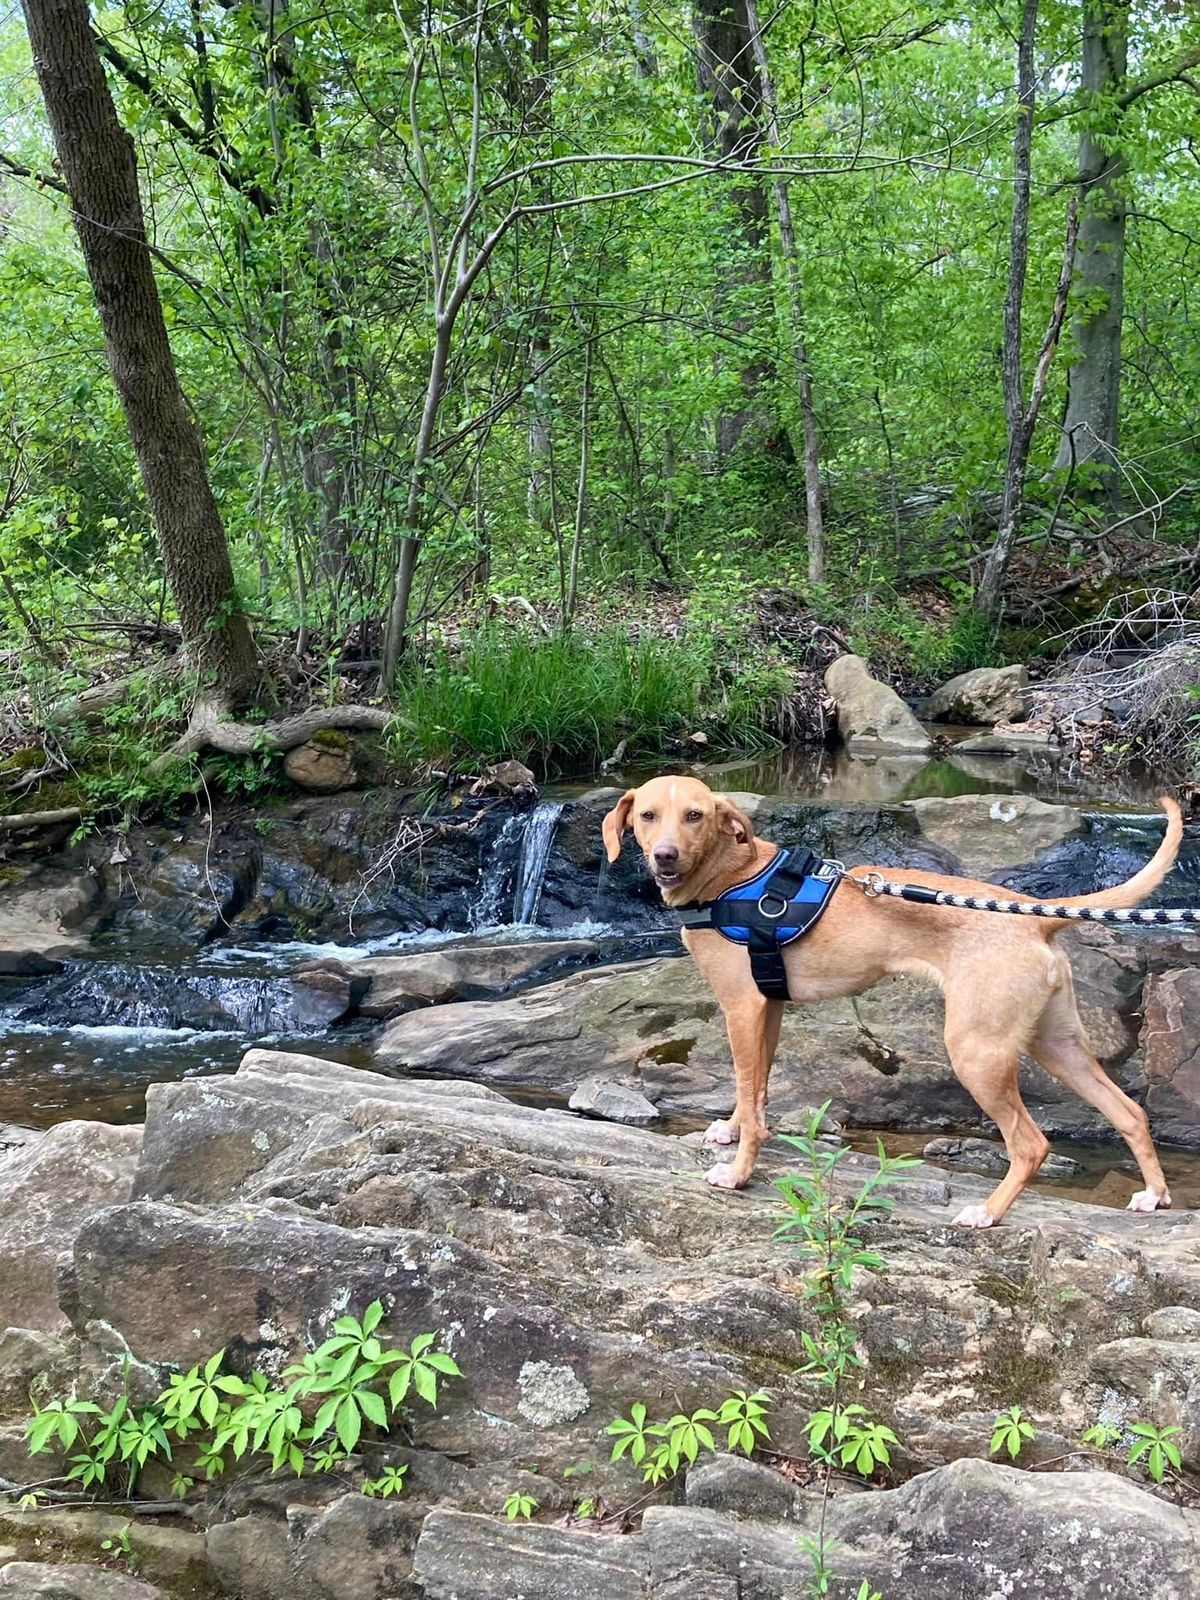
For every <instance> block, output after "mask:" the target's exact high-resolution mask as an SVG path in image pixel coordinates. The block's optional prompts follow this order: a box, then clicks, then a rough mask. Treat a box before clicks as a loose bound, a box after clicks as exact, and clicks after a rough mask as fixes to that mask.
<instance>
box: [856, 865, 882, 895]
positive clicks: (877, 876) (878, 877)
mask: <svg viewBox="0 0 1200 1600" xmlns="http://www.w3.org/2000/svg"><path fill="white" fill-rule="evenodd" d="M855 882H856V883H860V884H861V885H862V892H863V893H864V894H865V895H866V896H867V898H868V899H869V900H874V899H876V897H877V896H879V895H881V894H882V893H883V891H884V888H885V886H886V884H887V879H886V878H885V877H884V875H883V873H882V872H868V873H867V874H866V875H865V876H864V877H862V878H856V879H855Z"/></svg>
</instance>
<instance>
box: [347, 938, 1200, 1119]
mask: <svg viewBox="0 0 1200 1600" xmlns="http://www.w3.org/2000/svg"><path fill="white" fill-rule="evenodd" d="M1060 942H1061V944H1062V947H1063V948H1064V949H1065V950H1067V951H1069V953H1070V957H1071V966H1072V969H1073V971H1074V975H1075V989H1076V994H1077V997H1078V1000H1079V1006H1080V1015H1081V1016H1082V1018H1083V1021H1084V1026H1085V1027H1086V1029H1087V1032H1088V1036H1089V1038H1090V1040H1091V1043H1092V1046H1093V1048H1094V1049H1095V1051H1096V1053H1097V1055H1098V1056H1099V1058H1100V1060H1101V1061H1102V1062H1103V1064H1104V1066H1105V1068H1106V1069H1107V1070H1108V1071H1109V1072H1110V1073H1111V1074H1112V1076H1113V1077H1114V1078H1115V1079H1116V1081H1117V1082H1118V1083H1120V1084H1121V1086H1122V1087H1123V1088H1124V1089H1125V1090H1126V1092H1127V1093H1130V1094H1132V1095H1133V1096H1134V1097H1135V1098H1136V1099H1138V1100H1139V1101H1141V1102H1142V1103H1144V1104H1145V1106H1146V1109H1147V1111H1148V1112H1149V1114H1150V1117H1151V1122H1152V1125H1153V1127H1154V1130H1155V1134H1156V1136H1157V1137H1158V1138H1160V1139H1162V1140H1164V1141H1166V1142H1169V1143H1174V1144H1179V1145H1184V1146H1188V1147H1191V1148H1197V1147H1200V1067H1198V1061H1197V1054H1196V1048H1195V1044H1194V1040H1195V1038H1196V1034H1197V1028H1198V1027H1200V938H1198V937H1197V936H1196V935H1193V934H1184V935H1178V934H1172V935H1170V936H1166V937H1163V936H1155V935H1150V936H1147V935H1146V934H1142V935H1140V936H1138V937H1137V939H1136V940H1135V939H1131V938H1130V937H1129V936H1128V935H1126V936H1125V937H1121V936H1120V935H1119V934H1115V933H1112V932H1110V931H1109V930H1108V929H1106V928H1101V927H1091V928H1073V929H1071V930H1069V931H1068V932H1066V933H1064V934H1062V935H1060ZM942 1030H943V1008H942V1000H941V996H940V995H939V994H938V993H937V992H936V991H935V990H933V989H931V988H930V987H929V986H928V985H923V984H921V983H918V982H917V981H916V980H915V979H907V978H896V979H889V980H887V981H885V982H884V983H881V984H878V985H877V986H876V987H875V988H874V989H872V990H870V991H869V992H868V993H866V994H863V995H860V996H859V997H858V998H857V999H854V1000H837V1001H831V1002H829V1003H828V1004H826V1005H814V1006H792V1007H789V1008H788V1010H787V1013H786V1015H785V1017H784V1022H783V1031H782V1035H781V1038H780V1046H779V1051H778V1054H777V1056H776V1064H775V1069H774V1071H773V1073H772V1076H771V1111H772V1117H773V1119H774V1120H775V1122H776V1124H777V1126H779V1127H781V1128H789V1127H791V1128H795V1127H796V1126H797V1124H798V1121H799V1120H800V1118H801V1117H802V1114H803V1112H804V1109H805V1108H806V1107H808V1106H811V1105H813V1104H819V1103H821V1102H823V1101H825V1100H829V1101H830V1102H831V1103H832V1110H833V1113H834V1115H835V1116H837V1117H838V1118H840V1119H841V1120H843V1121H848V1122H850V1123H853V1124H855V1125H857V1126H859V1127H866V1128H896V1129H906V1130H922V1131H927V1132H934V1133H940V1132H944V1131H947V1130H956V1131H957V1130H961V1129H966V1128H972V1129H979V1130H981V1131H988V1132H994V1129H993V1128H992V1125H991V1124H990V1123H988V1122H987V1121H986V1119H985V1118H984V1117H983V1114H982V1112H981V1111H980V1110H979V1107H978V1106H977V1105H976V1104H975V1102H974V1101H973V1100H972V1099H971V1097H970V1095H968V1094H967V1092H966V1091H965V1090H964V1089H963V1088H962V1087H961V1085H960V1084H959V1083H958V1082H957V1080H956V1079H955V1077H954V1074H953V1072H952V1071H951V1069H950V1064H949V1060H948V1058H947V1056H946V1052H945V1048H944V1046H943V1043H942ZM374 1051H375V1060H376V1062H377V1063H378V1065H379V1066H380V1067H381V1068H383V1069H385V1070H388V1071H394V1072H402V1073H430V1074H439V1075H443V1076H446V1075H452V1074H454V1073H464V1074H466V1075H468V1076H469V1077H471V1078H473V1079H476V1080H478V1081H480V1082H483V1083H487V1084H491V1085H494V1086H495V1087H497V1088H500V1089H505V1090H521V1091H530V1090H540V1091H544V1092H545V1093H547V1094H549V1095H553V1096H556V1097H561V1098H562V1099H563V1100H566V1099H567V1097H568V1096H570V1095H571V1094H572V1093H574V1092H575V1090H576V1086H577V1085H578V1083H579V1080H580V1079H581V1078H582V1077H584V1076H585V1075H587V1074H600V1075H602V1076H604V1075H607V1076H609V1077H611V1078H612V1079H613V1080H614V1081H616V1082H620V1083H624V1084H632V1085H633V1086H635V1087H636V1088H637V1089H638V1090H640V1092H641V1094H642V1095H644V1096H645V1097H646V1098H647V1099H649V1100H650V1101H652V1102H653V1103H654V1104H655V1105H656V1107H657V1109H658V1110H659V1111H660V1112H661V1113H665V1114H674V1115H684V1116H694V1117H696V1118H711V1117H715V1116H727V1115H728V1114H729V1112H730V1110H731V1109H732V1095H733V1081H732V1074H731V1072H730V1068H729V1045H728V1041H727V1039H726V1036H725V1026H724V1022H723V1020H722V1018H721V1014H720V1011H719V1009H718V1007H717V1005H716V1002H715V1001H714V999H713V997H712V994H711V992H710V990H709V989H708V987H707V986H706V985H705V983H704V981H703V979H702V978H701V977H700V975H699V973H698V972H697V971H696V969H695V967H694V966H693V965H692V963H691V962H690V961H689V960H687V959H686V958H677V957H670V956H667V957H658V958H655V959H652V960H642V961H630V962H622V963H618V964H616V965H610V966H605V967H597V968H594V969H591V970H587V971H582V972H575V973H572V974H571V975H570V976H568V977H565V978H559V979H557V980H555V981H553V982H550V983H545V984H543V985H542V986H541V987H539V988H535V989H530V990H526V991H523V992H521V993H517V994H511V995H507V996H503V997H501V998H499V999H493V1000H485V1001H459V1002H456V1003H452V1004H448V1005H442V1006H439V1007H437V1008H436V1009H426V1010H419V1011H410V1012H408V1013H407V1014H406V1015H404V1016H399V1017H396V1018H394V1019H393V1020H392V1021H390V1022H388V1023H387V1024H386V1025H385V1026H384V1028H383V1030H382V1031H381V1032H380V1033H379V1035H378V1036H377V1038H376V1041H375V1045H374ZM1022 1088H1023V1093H1024V1095H1025V1099H1026V1102H1027V1103H1028V1105H1029V1107H1030V1109H1031V1111H1032V1112H1033V1114H1034V1116H1035V1117H1036V1119H1037V1120H1038V1122H1039V1123H1040V1124H1041V1126H1042V1127H1043V1128H1044V1129H1045V1131H1046V1132H1047V1134H1049V1135H1050V1136H1051V1137H1052V1138H1055V1137H1058V1138H1084V1139H1087V1138H1094V1137H1097V1136H1099V1137H1104V1138H1110V1137H1111V1135H1112V1130H1111V1128H1110V1127H1109V1125H1108V1124H1107V1123H1106V1122H1105V1121H1104V1120H1103V1119H1102V1118H1101V1117H1100V1115H1099V1113H1098V1112H1095V1111H1093V1110H1092V1109H1091V1108H1090V1107H1089V1106H1087V1105H1085V1104H1084V1103H1083V1101H1082V1100H1080V1099H1079V1098H1078V1097H1077V1096H1076V1095H1074V1094H1072V1093H1071V1092H1070V1091H1069V1090H1068V1089H1066V1088H1064V1087H1063V1086H1062V1085H1061V1084H1060V1083H1058V1082H1057V1081H1056V1080H1054V1079H1052V1078H1050V1077H1049V1076H1048V1075H1047V1074H1046V1073H1045V1072H1043V1071H1042V1070H1041V1069H1040V1068H1039V1067H1037V1066H1036V1065H1035V1064H1034V1063H1033V1062H1031V1061H1026V1062H1025V1063H1024V1065H1023V1068H1022Z"/></svg>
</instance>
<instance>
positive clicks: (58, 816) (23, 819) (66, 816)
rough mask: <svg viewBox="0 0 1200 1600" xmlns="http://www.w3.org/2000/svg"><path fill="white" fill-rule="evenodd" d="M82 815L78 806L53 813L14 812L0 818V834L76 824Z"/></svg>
mask: <svg viewBox="0 0 1200 1600" xmlns="http://www.w3.org/2000/svg"><path fill="white" fill-rule="evenodd" d="M82 815H83V812H82V811H81V810H80V809H79V807H78V806H59V807H58V808H57V810H54V811H14V812H12V813H11V814H10V815H9V816H7V817H3V816H0V833H20V832H22V831H23V830H24V829H25V828H50V827H53V826H54V824H55V823H57V822H76V821H78V819H79V818H80V817H81V816H82Z"/></svg>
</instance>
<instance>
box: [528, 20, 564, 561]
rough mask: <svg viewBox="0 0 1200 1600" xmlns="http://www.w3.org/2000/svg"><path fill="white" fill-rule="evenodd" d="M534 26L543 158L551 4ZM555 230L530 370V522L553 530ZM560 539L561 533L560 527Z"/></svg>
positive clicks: (536, 129)
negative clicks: (549, 293)
mask: <svg viewBox="0 0 1200 1600" xmlns="http://www.w3.org/2000/svg"><path fill="white" fill-rule="evenodd" d="M529 16H530V20H531V21H532V23H533V40H532V54H533V71H532V73H531V74H530V76H529V78H528V79H526V80H525V81H523V82H522V84H521V91H520V92H521V101H522V103H521V113H522V122H523V126H524V131H525V133H526V135H527V136H528V138H529V140H530V142H531V143H532V144H533V146H534V149H535V150H537V151H538V153H539V154H540V153H541V152H542V149H543V147H547V148H548V144H547V136H548V135H549V133H550V120H551V105H550V6H549V0H532V4H531V6H530V12H529ZM531 188H532V190H533V195H534V198H535V200H537V202H538V203H539V204H540V203H543V202H545V201H546V200H548V199H549V198H550V180H549V175H548V174H546V173H544V172H543V173H538V174H536V175H535V177H534V179H533V181H532V184H531ZM553 251H554V231H553V228H552V227H551V228H550V230H549V232H548V233H547V246H546V263H545V269H544V271H543V273H542V278H541V282H540V284H539V285H538V288H537V297H538V299H537V304H536V305H535V306H534V310H533V322H532V327H531V329H530V336H529V365H530V370H531V373H532V379H531V382H530V386H529V401H530V411H529V484H528V494H527V505H528V511H529V520H530V522H532V523H533V524H534V526H535V527H539V528H542V529H549V528H551V527H552V525H554V522H555V518H554V514H553V509H554V508H553V501H554V485H553V474H554V441H553V439H552V437H551V433H550V417H551V411H552V408H553V399H552V396H551V393H550V374H549V372H548V371H545V370H543V369H544V368H545V367H546V365H547V362H548V359H549V356H550V314H549V312H548V311H547V310H546V308H545V299H546V286H547V284H548V282H549V279H550V274H551V271H552V267H553ZM554 533H555V536H556V537H557V536H558V528H557V527H556V526H555V527H554Z"/></svg>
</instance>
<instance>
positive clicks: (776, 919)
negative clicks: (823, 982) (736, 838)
mask: <svg viewBox="0 0 1200 1600" xmlns="http://www.w3.org/2000/svg"><path fill="white" fill-rule="evenodd" d="M845 876H846V869H845V867H844V866H843V865H842V863H841V862H840V861H822V860H821V858H820V856H817V855H814V854H813V852H812V851H811V850H806V849H798V850H784V849H781V850H780V851H779V852H778V854H777V855H775V856H774V857H773V858H772V859H771V860H770V861H769V862H768V863H767V865H766V866H765V867H763V868H761V869H760V871H758V872H756V873H755V874H754V876H753V877H751V878H746V879H745V880H744V881H743V882H741V883H735V884H734V885H733V886H732V887H731V888H729V889H726V890H725V892H724V893H723V894H721V895H718V896H717V898H716V899H715V900H705V901H701V902H700V903H699V904H697V905H693V906H688V907H686V908H680V913H681V914H680V918H679V920H680V924H681V926H683V927H684V928H713V929H715V930H716V932H717V933H719V934H720V935H721V936H722V938H725V939H729V940H731V941H732V942H733V943H734V944H740V945H745V946H746V948H747V950H748V951H749V954H750V971H751V973H752V974H753V977H754V981H755V983H756V984H757V985H758V988H759V990H760V992H761V993H762V994H764V995H766V997H767V999H768V1000H786V999H788V983H787V969H786V968H785V966H784V964H783V953H782V952H783V950H784V948H785V947H786V946H787V945H789V944H793V943H794V942H795V941H796V940H797V939H800V938H802V937H803V936H804V934H806V933H807V932H808V930H809V929H810V928H811V927H812V926H813V925H814V924H815V923H816V921H817V919H818V918H819V917H820V916H821V914H822V912H823V911H824V910H825V907H826V906H827V905H828V904H829V901H830V898H831V896H832V895H833V892H834V890H835V889H836V888H837V886H838V884H839V883H840V882H841V881H842V879H843V878H844V877H845Z"/></svg>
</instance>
